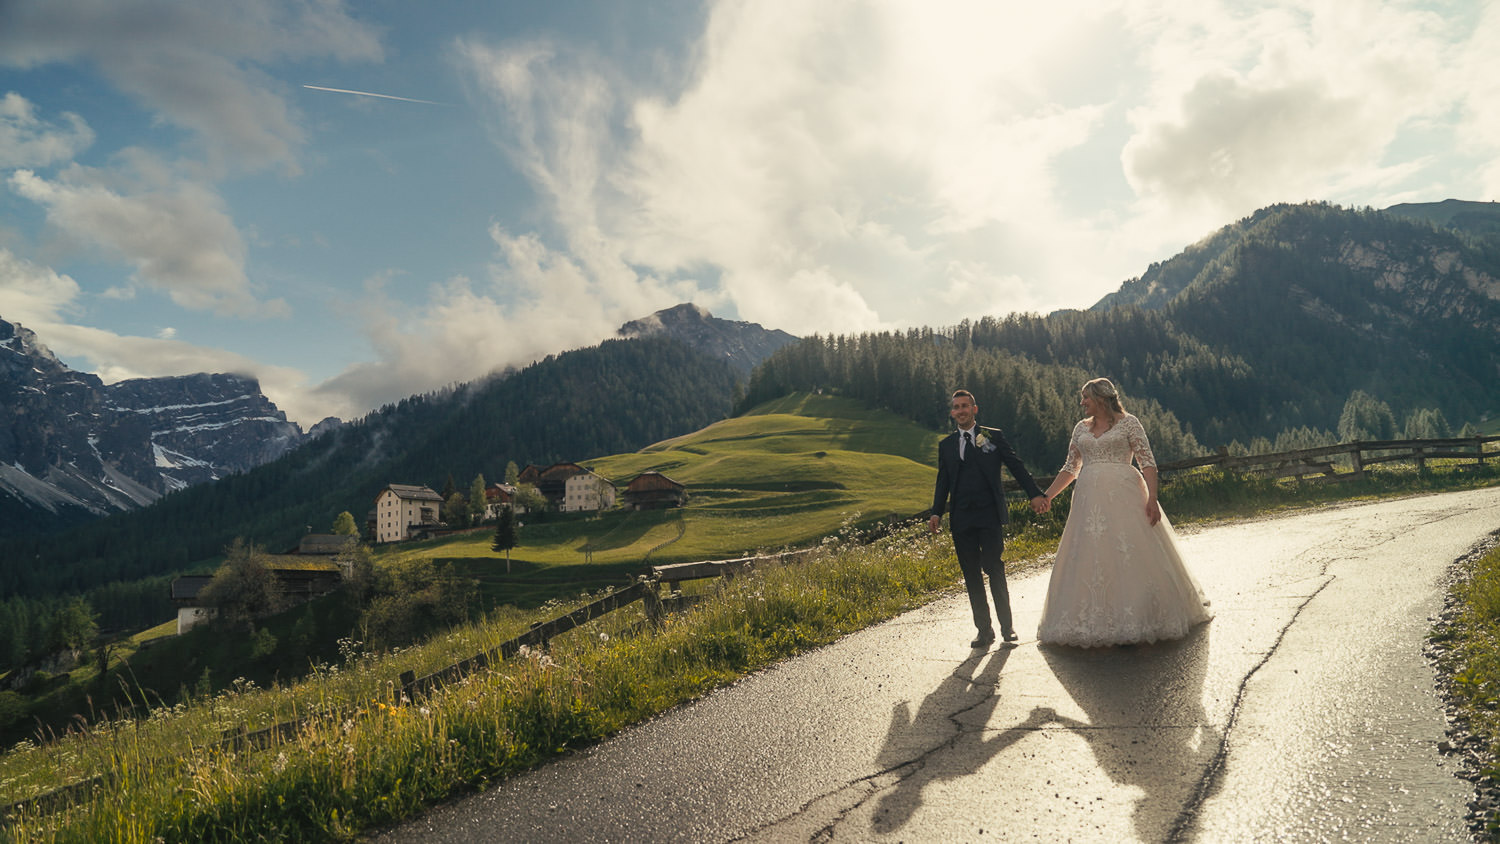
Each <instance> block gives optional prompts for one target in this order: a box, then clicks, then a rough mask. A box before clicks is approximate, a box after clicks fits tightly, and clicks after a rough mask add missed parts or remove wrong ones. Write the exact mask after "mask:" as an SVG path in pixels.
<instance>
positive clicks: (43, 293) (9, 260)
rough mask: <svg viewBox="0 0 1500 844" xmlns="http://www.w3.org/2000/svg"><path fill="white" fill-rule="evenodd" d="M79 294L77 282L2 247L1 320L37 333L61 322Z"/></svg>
mask: <svg viewBox="0 0 1500 844" xmlns="http://www.w3.org/2000/svg"><path fill="white" fill-rule="evenodd" d="M78 294H79V289H78V282H76V281H74V280H73V279H71V278H69V277H68V276H66V275H60V274H58V273H57V272H56V271H54V270H52V269H51V268H49V267H43V266H40V265H38V264H34V263H32V262H30V261H27V260H25V259H24V258H20V257H18V256H16V255H15V254H13V253H12V252H11V251H10V250H8V249H5V248H3V247H0V319H5V320H7V321H9V322H19V323H21V324H22V325H25V326H26V327H27V328H31V329H32V330H35V329H36V326H38V325H49V324H53V323H56V322H59V321H61V320H62V319H63V318H64V317H65V316H66V315H67V314H68V313H69V312H70V311H72V310H73V309H74V305H75V302H76V300H77V299H78Z"/></svg>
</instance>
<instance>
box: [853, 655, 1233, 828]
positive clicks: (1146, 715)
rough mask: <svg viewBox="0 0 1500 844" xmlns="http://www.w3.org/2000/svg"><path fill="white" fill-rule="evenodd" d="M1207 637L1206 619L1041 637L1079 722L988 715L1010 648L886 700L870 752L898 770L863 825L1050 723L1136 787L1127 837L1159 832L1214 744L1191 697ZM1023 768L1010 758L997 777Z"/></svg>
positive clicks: (977, 767) (1049, 716)
mask: <svg viewBox="0 0 1500 844" xmlns="http://www.w3.org/2000/svg"><path fill="white" fill-rule="evenodd" d="M1208 639H1209V625H1202V626H1200V627H1198V628H1197V629H1195V630H1194V631H1193V632H1192V633H1190V634H1189V635H1188V636H1187V637H1186V638H1184V639H1180V640H1178V641H1175V642H1164V643H1159V644H1155V645H1138V646H1131V647H1125V648H1098V649H1082V648H1068V647H1053V646H1046V645H1043V646H1041V648H1040V650H1041V653H1042V655H1043V658H1044V659H1045V660H1046V662H1047V666H1048V668H1050V669H1051V672H1052V674H1053V675H1054V676H1055V677H1056V678H1057V680H1058V682H1059V683H1060V684H1061V685H1062V687H1063V689H1064V690H1065V691H1066V692H1067V694H1068V696H1069V697H1071V698H1072V701H1073V703H1074V704H1076V706H1077V708H1078V709H1081V710H1082V711H1083V713H1084V717H1083V718H1082V719H1079V718H1074V717H1069V716H1066V715H1062V714H1059V713H1058V712H1057V711H1055V710H1054V709H1053V707H1050V706H1035V707H1033V708H1032V709H1031V711H1030V713H1028V714H1027V715H1026V717H1025V718H1024V719H1023V720H1021V721H1020V722H1009V723H1006V724H1001V723H995V721H996V710H997V708H998V707H999V705H1000V704H1001V702H1002V701H1003V700H1004V698H1003V697H1002V695H1001V694H999V693H998V690H997V686H998V684H999V682H1000V675H1001V671H1002V669H1003V668H1004V667H1005V664H1006V662H1007V661H1008V660H1009V659H1010V656H1011V654H1012V653H1014V651H1009V650H1001V651H996V652H994V653H990V654H977V655H974V656H971V657H970V658H968V659H966V660H964V661H963V662H962V663H960V664H959V665H958V666H957V668H955V669H954V671H953V673H952V674H950V675H949V676H948V677H947V678H945V679H944V680H943V681H942V683H940V684H939V685H938V687H937V688H936V689H934V690H933V691H932V693H930V694H929V695H927V697H926V698H924V699H923V701H922V703H921V704H920V705H919V706H918V707H917V710H916V712H915V713H912V712H911V707H910V704H909V703H908V702H906V701H903V702H901V703H898V704H896V705H895V707H894V708H893V711H892V712H891V723H890V727H889V729H888V731H887V733H886V740H885V744H884V745H883V746H882V748H881V750H880V752H879V754H878V755H877V757H876V761H877V765H878V766H879V767H880V769H881V770H882V771H888V772H891V773H892V774H893V775H894V776H896V777H899V779H898V780H897V781H896V783H895V784H894V785H893V786H891V787H889V788H886V789H885V790H883V791H882V793H881V794H880V796H879V799H878V802H877V804H876V806H875V811H874V814H873V817H872V818H871V824H872V827H873V829H874V831H875V832H877V833H880V834H890V833H895V832H897V831H899V830H901V829H902V828H903V827H905V826H906V824H907V823H908V822H909V821H910V820H911V818H912V816H913V815H914V814H915V813H916V812H917V810H918V809H920V808H921V807H922V804H923V792H924V791H925V790H926V789H927V788H928V787H929V786H931V785H934V784H938V783H943V782H947V781H950V780H958V779H961V778H964V777H969V776H973V775H975V774H976V773H978V772H980V771H982V770H983V769H984V768H985V766H986V765H988V764H989V762H990V761H991V760H992V759H994V758H995V757H996V756H997V755H999V754H1000V753H1001V751H1003V750H1005V749H1006V748H1008V747H1010V746H1011V745H1013V744H1015V743H1016V742H1018V741H1020V740H1022V739H1024V738H1027V737H1029V736H1032V735H1034V734H1035V733H1036V732H1037V731H1039V730H1045V729H1054V730H1067V731H1069V732H1071V733H1072V734H1074V735H1076V736H1078V737H1081V738H1082V739H1084V741H1086V742H1087V743H1088V745H1089V749H1090V750H1091V751H1092V753H1093V755H1094V757H1095V759H1096V761H1097V762H1098V765H1099V768H1100V770H1102V771H1104V772H1105V773H1106V774H1107V775H1108V776H1109V777H1110V779H1112V780H1113V781H1114V782H1116V783H1118V784H1120V785H1128V786H1134V787H1136V788H1138V789H1140V791H1141V792H1142V794H1143V796H1142V797H1141V798H1140V799H1139V800H1138V801H1137V803H1136V809H1135V814H1134V817H1133V818H1132V820H1133V822H1134V825H1135V829H1136V832H1137V837H1139V838H1141V839H1143V840H1162V839H1164V838H1166V837H1167V834H1168V833H1169V832H1170V831H1171V829H1172V827H1173V824H1174V822H1175V821H1176V819H1177V816H1178V814H1179V813H1180V811H1181V809H1182V806H1183V804H1184V802H1185V801H1186V800H1187V799H1188V798H1189V797H1190V796H1191V794H1192V792H1193V790H1194V789H1195V788H1196V786H1197V781H1198V779H1199V777H1200V775H1201V772H1202V771H1203V770H1204V769H1205V768H1206V767H1207V766H1208V764H1209V762H1210V761H1211V759H1212V758H1213V757H1214V755H1215V754H1217V752H1218V745H1219V733H1218V731H1217V729H1216V728H1214V727H1213V726H1212V725H1209V724H1207V723H1206V715H1205V711H1204V707H1203V702H1202V696H1203V685H1204V678H1205V674H1206V670H1207V663H1208V650H1209V649H1208ZM1006 717H1007V716H1005V715H1004V714H1003V713H1002V714H1001V715H1000V716H999V718H1000V719H1005V718H1006ZM1033 773H1034V772H1032V771H1028V770H1026V769H1024V768H1020V767H1014V766H1013V767H1010V768H1008V769H1007V773H1006V774H1005V776H1006V777H1008V778H1012V779H1020V778H1024V777H1027V776H1031V775H1032V774H1033ZM979 785H980V784H978V783H976V787H978V786H979ZM999 787H1000V788H1001V789H1003V788H1004V787H1005V783H1000V784H999ZM986 790H988V789H986Z"/></svg>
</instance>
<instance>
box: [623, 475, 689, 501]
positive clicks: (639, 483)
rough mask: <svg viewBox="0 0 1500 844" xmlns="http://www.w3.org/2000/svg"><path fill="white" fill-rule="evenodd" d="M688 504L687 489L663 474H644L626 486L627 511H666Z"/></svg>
mask: <svg viewBox="0 0 1500 844" xmlns="http://www.w3.org/2000/svg"><path fill="white" fill-rule="evenodd" d="M686 503H687V487H685V486H683V485H682V484H680V483H678V482H676V481H674V480H672V479H671V478H669V477H667V476H666V475H663V474H662V473H661V472H655V471H653V472H642V473H641V474H639V475H637V476H636V477H635V480H633V481H631V482H630V483H629V484H627V485H626V486H625V495H624V507H625V509H627V510H665V509H667V508H668V507H681V506H683V505H684V504H686Z"/></svg>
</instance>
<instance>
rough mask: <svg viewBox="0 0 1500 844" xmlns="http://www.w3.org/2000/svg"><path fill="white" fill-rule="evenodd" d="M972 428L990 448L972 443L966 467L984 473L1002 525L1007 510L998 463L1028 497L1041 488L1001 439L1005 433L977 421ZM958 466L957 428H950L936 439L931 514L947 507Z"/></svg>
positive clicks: (1031, 496)
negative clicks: (941, 437)
mask: <svg viewBox="0 0 1500 844" xmlns="http://www.w3.org/2000/svg"><path fill="white" fill-rule="evenodd" d="M975 431H976V432H979V433H983V434H984V436H985V437H986V438H987V439H989V441H990V442H989V444H990V445H993V446H994V448H993V449H990V450H989V451H986V450H984V449H982V448H977V447H976V448H975V449H974V450H973V452H972V453H971V454H970V455H969V461H970V462H971V463H972V464H973V465H972V466H970V468H971V469H973V468H978V469H979V470H980V471H982V472H983V473H984V479H985V480H986V481H988V482H989V484H990V490H991V491H992V492H993V493H994V494H995V507H996V508H997V509H998V510H999V511H1000V512H999V516H1000V524H1002V525H1003V524H1005V523H1006V522H1008V521H1010V510H1009V509H1008V508H1006V506H1005V488H1004V486H1002V484H1001V480H1000V464H1001V463H1004V464H1005V466H1006V468H1008V469H1010V474H1011V476H1012V477H1014V478H1015V479H1016V481H1018V482H1019V483H1020V484H1021V487H1022V488H1023V489H1025V490H1026V496H1027V497H1028V498H1036V497H1037V496H1038V495H1041V494H1042V490H1041V488H1040V487H1038V486H1037V485H1036V481H1034V480H1032V478H1031V473H1030V472H1028V471H1026V465H1025V464H1023V463H1022V462H1021V458H1019V457H1017V456H1016V452H1015V450H1014V449H1012V448H1011V447H1010V443H1008V442H1006V441H1005V435H1004V434H1002V433H1000V429H999V428H986V427H984V426H983V425H980V426H976V428H975ZM958 467H959V459H958V432H957V431H954V432H953V433H951V434H949V435H948V436H946V437H944V438H943V439H942V440H941V441H940V442H939V443H938V474H937V486H936V488H935V489H934V490H933V493H932V514H933V515H935V516H941V515H943V513H944V512H945V511H946V510H947V509H948V504H949V500H950V498H951V497H952V495H953V488H954V484H955V483H957V481H958Z"/></svg>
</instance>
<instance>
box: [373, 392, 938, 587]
mask: <svg viewBox="0 0 1500 844" xmlns="http://www.w3.org/2000/svg"><path fill="white" fill-rule="evenodd" d="M939 438H940V435H939V434H937V433H935V432H931V431H926V430H923V429H922V428H920V427H918V426H916V425H914V424H913V423H911V422H909V421H907V420H905V419H902V418H900V417H897V416H895V415H894V414H891V413H887V412H884V411H878V410H870V409H869V408H867V407H865V406H863V405H861V404H860V403H858V402H855V401H850V400H848V399H841V398H835V397H832V396H818V395H808V394H798V395H793V396H788V397H786V398H783V399H780V400H778V401H774V402H770V403H768V404H765V405H762V406H761V407H759V408H757V409H756V410H754V411H751V412H750V413H748V414H746V415H745V416H741V417H737V418H734V419H726V420H724V421H722V422H718V423H715V424H713V425H710V426H708V427H707V428H704V429H702V430H700V431H695V432H694V433H691V434H688V435H685V436H682V437H677V438H676V439H671V440H666V441H663V442H659V443H656V444H655V445H652V446H649V447H647V448H644V449H642V450H640V451H638V452H635V453H633V454H619V455H613V456H609V457H600V458H597V459H593V460H586V461H583V463H584V465H586V466H588V468H590V469H592V470H593V471H595V472H597V473H599V474H600V475H602V476H604V477H605V478H608V479H609V480H610V481H612V482H614V483H615V484H616V485H617V486H619V487H621V488H623V487H624V485H625V484H627V483H629V482H630V480H631V479H632V478H634V477H636V476H637V475H639V474H640V473H642V472H646V471H652V470H655V471H658V472H661V473H662V474H664V475H666V476H667V477H669V478H671V479H673V480H675V481H677V482H678V483H681V484H683V485H684V486H686V487H687V493H688V503H687V506H686V507H682V508H677V509H672V510H654V511H642V512H631V511H625V510H614V511H611V512H607V513H605V514H602V515H594V516H583V515H572V516H563V517H556V516H553V517H549V519H548V520H545V521H535V520H532V521H528V520H527V519H526V518H525V517H524V516H523V517H522V526H521V531H520V544H519V546H518V547H517V548H515V549H514V550H513V551H512V552H511V560H510V566H509V570H508V571H507V567H506V562H505V559H504V557H503V556H502V555H497V554H496V553H495V552H494V551H492V550H491V541H492V539H493V531H492V530H490V529H487V528H482V529H475V530H473V531H469V532H466V533H462V534H457V535H452V536H446V537H442V538H439V539H433V540H427V541H423V542H415V543H403V544H401V545H400V546H391V547H387V548H383V549H379V550H378V552H377V559H379V558H380V557H384V556H389V555H397V554H399V555H403V556H421V557H431V558H433V559H435V560H438V561H440V562H445V563H448V564H451V565H452V566H453V567H454V570H455V571H456V572H457V573H459V574H462V575H463V576H465V577H470V578H473V579H475V580H476V581H478V582H479V589H480V596H481V603H482V604H483V605H485V606H489V605H500V604H515V605H518V606H535V605H537V604H540V603H541V602H543V601H546V600H550V599H552V598H555V597H558V596H560V595H573V594H577V593H578V592H579V591H581V590H585V589H588V590H597V589H600V588H605V587H609V586H619V585H623V584H625V583H628V582H630V581H631V580H632V579H633V578H634V577H635V575H637V574H639V573H641V572H642V571H643V570H644V568H645V567H646V566H647V565H651V564H663V563H674V562H689V561H695V560H707V559H723V558H726V557H734V556H740V555H749V554H756V553H761V552H768V551H777V550H781V549H785V548H797V547H804V546H806V545H810V544H814V543H816V542H818V541H819V540H820V539H821V538H823V537H825V536H829V535H832V534H834V533H836V532H838V531H839V530H841V529H843V528H844V527H846V526H853V527H856V528H858V527H864V526H867V525H870V524H873V523H875V522H879V521H883V520H888V519H890V518H891V517H893V516H895V517H907V516H912V515H916V514H918V513H920V512H922V511H923V510H924V509H926V507H927V505H928V504H930V503H931V495H932V482H933V479H934V477H935V475H936V469H935V468H934V461H935V458H936V455H937V442H938V439H939Z"/></svg>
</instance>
